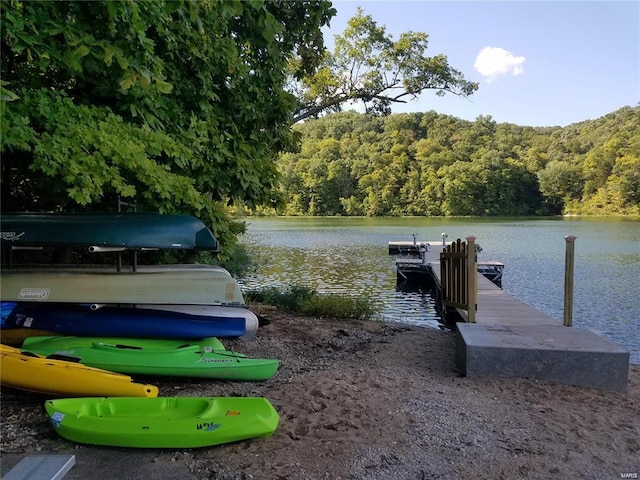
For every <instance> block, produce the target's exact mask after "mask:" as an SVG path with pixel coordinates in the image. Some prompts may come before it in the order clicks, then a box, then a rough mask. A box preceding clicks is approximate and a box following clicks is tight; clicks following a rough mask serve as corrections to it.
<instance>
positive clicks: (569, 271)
mask: <svg viewBox="0 0 640 480" xmlns="http://www.w3.org/2000/svg"><path fill="white" fill-rule="evenodd" d="M564 239H565V241H566V255H565V265H564V326H565V327H570V326H572V324H573V318H572V317H573V258H574V246H575V241H576V237H574V236H573V235H567V236H566V237H564Z"/></svg>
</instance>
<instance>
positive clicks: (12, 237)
mask: <svg viewBox="0 0 640 480" xmlns="http://www.w3.org/2000/svg"><path fill="white" fill-rule="evenodd" d="M0 218H1V219H2V221H1V222H0V223H1V224H2V236H1V242H2V245H3V246H4V245H11V246H16V247H24V246H38V247H40V246H63V247H96V248H104V247H107V248H109V247H112V248H120V249H122V250H125V249H142V248H162V249H165V248H166V249H193V250H212V251H214V252H219V251H220V246H219V245H218V241H217V240H216V238H215V237H214V236H213V234H212V233H211V230H209V228H208V227H207V226H206V225H205V224H204V223H202V221H201V220H199V219H198V218H195V217H192V216H190V215H167V214H160V213H103V214H82V213H71V214H65V213H53V214H52V213H16V214H10V213H9V214H2V217H0Z"/></svg>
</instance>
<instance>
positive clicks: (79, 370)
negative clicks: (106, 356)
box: [0, 345, 158, 397]
mask: <svg viewBox="0 0 640 480" xmlns="http://www.w3.org/2000/svg"><path fill="white" fill-rule="evenodd" d="M0 357H1V361H0V383H2V385H5V386H8V387H12V388H19V389H21V390H29V391H34V392H38V393H45V394H50V395H55V396H97V395H111V396H122V397H125V396H135V397H156V396H157V395H158V387H156V386H154V385H144V384H141V383H135V382H133V381H132V379H131V377H129V376H127V375H122V374H118V373H113V372H109V371H105V370H102V369H98V368H92V367H88V366H86V365H82V364H79V363H75V362H70V361H64V360H54V359H48V358H43V357H40V356H38V355H34V354H29V353H22V352H20V350H18V349H16V348H12V347H9V346H7V345H0Z"/></svg>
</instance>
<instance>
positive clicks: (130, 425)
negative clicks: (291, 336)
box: [44, 397, 280, 448]
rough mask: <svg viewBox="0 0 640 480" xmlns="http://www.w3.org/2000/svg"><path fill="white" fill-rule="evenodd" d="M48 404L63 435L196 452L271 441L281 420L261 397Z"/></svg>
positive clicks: (82, 440)
mask: <svg viewBox="0 0 640 480" xmlns="http://www.w3.org/2000/svg"><path fill="white" fill-rule="evenodd" d="M140 400H142V401H140ZM44 406H45V409H46V411H47V414H48V415H49V417H50V419H51V422H52V424H53V427H54V428H55V430H56V432H57V433H58V434H59V435H60V436H61V437H64V438H66V439H67V440H72V441H74V442H79V443H88V444H93V445H108V446H114V447H137V448H194V447H207V446H211V445H219V444H222V443H229V442H237V441H240V440H247V439H249V438H254V437H267V436H269V435H271V434H272V433H273V432H274V431H275V430H276V428H277V426H278V421H279V419H280V417H279V415H278V412H276V410H275V409H274V408H273V405H271V403H270V402H269V401H268V400H267V399H266V398H261V397H157V398H140V397H107V398H104V397H88V398H63V399H57V400H47V401H46V402H45V405H44Z"/></svg>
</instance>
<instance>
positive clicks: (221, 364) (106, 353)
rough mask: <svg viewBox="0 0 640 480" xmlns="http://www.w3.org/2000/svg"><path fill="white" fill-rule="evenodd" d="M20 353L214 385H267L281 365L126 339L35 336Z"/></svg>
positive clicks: (194, 345)
mask: <svg viewBox="0 0 640 480" xmlns="http://www.w3.org/2000/svg"><path fill="white" fill-rule="evenodd" d="M178 343H179V342H178ZM22 351H23V352H25V351H28V352H34V353H36V354H40V355H45V356H52V355H55V358H67V359H73V360H77V361H79V362H81V363H83V364H85V365H88V366H91V367H95V368H101V369H104V370H110V371H112V372H118V373H126V374H138V375H161V376H171V377H192V378H209V379H215V380H238V381H261V380H266V379H268V378H271V377H272V376H273V375H274V374H275V373H276V371H277V370H278V367H279V366H280V362H279V361H278V360H273V359H256V358H247V357H246V355H243V354H240V353H236V352H231V351H226V350H212V349H211V348H207V346H206V345H205V346H201V345H198V344H197V343H183V344H181V345H180V344H177V345H176V344H175V343H174V344H172V343H171V342H170V341H162V340H161V341H158V342H154V341H153V340H152V339H146V340H144V341H140V342H138V344H137V345H136V342H135V341H130V340H123V341H120V340H118V339H115V341H114V340H109V339H100V338H90V339H87V338H80V337H46V336H39V337H30V338H27V339H26V340H25V341H24V343H23V344H22Z"/></svg>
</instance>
